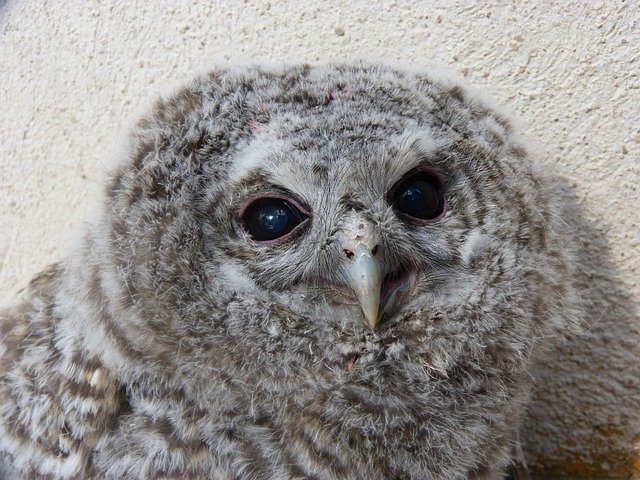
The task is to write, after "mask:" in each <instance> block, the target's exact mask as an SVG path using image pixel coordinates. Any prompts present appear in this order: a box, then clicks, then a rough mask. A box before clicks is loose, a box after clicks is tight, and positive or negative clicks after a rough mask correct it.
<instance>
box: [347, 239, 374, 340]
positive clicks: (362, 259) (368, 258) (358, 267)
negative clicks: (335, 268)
mask: <svg viewBox="0 0 640 480" xmlns="http://www.w3.org/2000/svg"><path fill="white" fill-rule="evenodd" d="M375 248H376V247H374V248H373V249H372V248H371V247H370V246H369V245H367V244H366V243H365V242H362V243H358V244H357V245H356V247H355V248H354V249H353V250H347V249H345V252H347V253H346V255H347V257H348V261H349V264H348V265H347V266H346V268H345V269H344V270H343V272H344V276H345V280H346V281H347V283H348V284H349V286H350V287H351V289H352V290H353V292H354V293H355V294H356V297H357V298H358V302H360V307H361V308H362V313H363V314H364V317H365V319H366V322H367V323H368V324H369V326H370V327H371V329H372V330H373V329H374V328H376V324H377V323H378V313H379V309H380V289H381V286H382V265H381V263H380V261H379V260H378V259H377V258H375ZM354 250H355V251H354Z"/></svg>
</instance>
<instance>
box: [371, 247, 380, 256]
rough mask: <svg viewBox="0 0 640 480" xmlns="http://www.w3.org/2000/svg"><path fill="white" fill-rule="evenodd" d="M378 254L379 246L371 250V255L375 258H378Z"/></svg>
mask: <svg viewBox="0 0 640 480" xmlns="http://www.w3.org/2000/svg"><path fill="white" fill-rule="evenodd" d="M376 253H378V245H376V246H375V247H373V250H371V255H373V256H374V257H375V256H376Z"/></svg>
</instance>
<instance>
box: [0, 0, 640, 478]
mask: <svg viewBox="0 0 640 480" xmlns="http://www.w3.org/2000/svg"><path fill="white" fill-rule="evenodd" d="M349 58H367V59H372V58H374V59H375V58H380V59H388V60H394V61H395V60H399V61H402V62H406V63H408V64H411V65H415V66H419V65H429V66H433V65H435V66H438V65H441V66H445V67H447V68H448V69H450V70H452V71H453V72H456V73H457V74H459V75H461V76H464V77H467V80H468V81H469V83H471V84H474V85H477V86H479V87H482V88H483V89H484V90H485V91H488V93H489V94H490V96H492V97H493V98H495V99H498V101H499V102H501V103H502V104H504V105H506V106H507V108H508V109H510V110H511V111H512V112H513V113H514V116H515V117H516V118H518V119H519V123H520V125H521V126H522V128H523V129H524V130H525V131H526V132H527V135H528V137H529V138H530V139H531V140H533V141H534V142H537V144H538V146H539V150H540V157H541V161H543V162H548V164H549V165H553V167H554V168H555V169H556V171H558V173H559V174H560V176H561V177H562V178H563V180H564V185H565V189H564V194H565V196H566V198H567V201H568V202H569V204H570V212H571V215H569V217H568V218H567V222H568V223H569V224H570V225H571V226H572V227H574V228H575V229H576V230H577V231H578V233H579V236H580V238H581V246H580V251H579V255H578V257H579V262H580V279H579V281H580V285H581V287H582V289H583V292H582V295H583V298H584V301H585V305H586V309H587V322H588V324H587V326H586V327H585V329H584V330H585V331H584V333H583V334H582V335H579V336H576V337H574V338H572V339H571V340H569V341H568V342H566V343H564V344H563V345H562V346H561V347H560V348H559V349H558V350H557V351H555V352H554V353H553V354H551V355H549V356H548V358H547V361H546V363H545V364H544V365H543V366H541V367H540V371H539V372H538V373H537V376H538V377H539V378H538V394H537V396H536V400H535V402H534V404H533V405H532V407H531V409H530V414H529V418H528V420H527V422H526V423H525V425H524V428H523V438H524V440H525V443H526V451H527V456H528V459H529V461H530V463H531V465H532V467H533V469H534V472H535V473H536V475H537V476H538V477H539V478H560V477H561V476H562V478H567V477H568V478H581V479H587V478H593V479H598V478H624V479H626V478H630V476H631V475H632V474H633V473H634V472H635V473H637V472H640V317H639V313H638V311H639V310H638V303H639V298H640V238H639V237H640V233H639V232H640V214H639V210H640V208H639V207H640V187H639V185H638V184H639V180H640V5H639V4H638V3H637V2H634V1H629V0H627V1H624V0H616V1H613V0H611V1H601V2H586V1H585V2H580V1H575V0H567V1H555V2H549V1H544V0H531V1H529V2H522V1H512V2H507V1H497V0H492V1H484V2H465V1H458V2H444V1H443V2H434V1H420V2H418V1H414V2H409V1H383V0H369V1H365V0H353V1H344V0H334V1H331V2H324V1H318V0H297V1H276V0H272V1H253V0H245V1H228V2H221V1H195V2H178V1H175V2H154V3H148V2H144V1H133V0H131V1H126V2H96V1H85V0H65V1H62V0H59V1H53V0H52V1H48V2H43V1H26V0H22V1H21V0H9V1H8V2H5V3H2V2H0V305H3V306H5V305H9V304H11V303H13V302H14V301H15V300H16V299H17V298H18V290H19V289H20V288H21V287H23V286H25V285H26V283H27V282H28V280H29V278H30V277H31V276H32V275H34V274H35V273H37V272H38V271H39V270H40V269H41V268H43V267H44V266H46V265H47V264H49V263H51V262H53V261H55V260H57V259H59V258H61V256H63V255H65V254H67V252H68V248H69V247H68V245H69V244H70V238H72V235H71V232H73V231H74V230H76V229H77V228H79V227H80V226H81V224H82V219H83V218H84V216H85V215H87V214H88V213H90V210H91V208H92V207H91V205H92V204H93V203H92V201H91V199H92V198H95V195H94V193H92V192H93V191H94V190H95V189H96V186H99V185H100V179H101V178H102V174H103V172H104V170H105V168H106V167H107V165H108V164H109V162H110V160H111V159H112V158H113V157H114V151H116V150H117V148H118V145H119V138H121V136H122V135H123V133H124V131H125V128H126V126H127V125H128V124H129V123H130V122H131V121H132V119H133V118H134V117H135V115H136V114H137V113H138V112H140V111H141V109H143V108H144V107H146V106H148V105H149V104H150V102H151V100H153V98H154V97H155V96H156V95H157V94H158V93H161V92H166V91H167V90H168V89H169V88H170V87H172V86H175V85H179V84H180V83H182V82H184V81H186V80H188V79H189V78H190V77H192V76H193V74H194V73H195V72H200V71H203V70H206V69H207V68H208V67H210V66H211V65H213V64H215V63H219V62H231V63H233V62H237V61H242V60H244V61H246V60H250V59H256V60H260V59H266V60H269V61H274V62H281V61H309V62H322V61H329V60H344V59H349ZM563 475H564V476H563ZM634 478H638V477H634Z"/></svg>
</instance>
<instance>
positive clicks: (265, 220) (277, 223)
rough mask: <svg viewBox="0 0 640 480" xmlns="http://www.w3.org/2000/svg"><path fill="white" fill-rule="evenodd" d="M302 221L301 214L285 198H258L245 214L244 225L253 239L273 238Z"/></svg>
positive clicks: (283, 233) (284, 233)
mask: <svg viewBox="0 0 640 480" xmlns="http://www.w3.org/2000/svg"><path fill="white" fill-rule="evenodd" d="M300 222H302V215H301V214H300V212H298V210H297V209H296V208H295V207H293V206H292V205H291V204H290V203H288V202H286V201H285V200H281V199H278V198H266V199H262V200H258V201H257V202H256V203H254V204H253V205H252V206H250V207H249V209H248V211H247V213H246V214H245V227H246V229H247V231H248V232H249V235H251V237H252V238H253V239H254V240H274V239H276V238H279V237H282V236H283V235H286V234H287V233H289V232H290V231H291V230H293V229H294V228H295V227H296V225H298V224H299V223H300Z"/></svg>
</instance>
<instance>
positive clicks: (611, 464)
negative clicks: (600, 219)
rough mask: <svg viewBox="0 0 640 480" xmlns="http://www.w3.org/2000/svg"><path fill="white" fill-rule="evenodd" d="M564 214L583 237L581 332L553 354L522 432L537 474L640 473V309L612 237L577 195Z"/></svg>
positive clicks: (595, 478)
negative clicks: (614, 257)
mask: <svg viewBox="0 0 640 480" xmlns="http://www.w3.org/2000/svg"><path fill="white" fill-rule="evenodd" d="M561 195H563V196H564V197H565V199H566V210H565V212H564V217H563V218H564V219H565V221H567V223H568V224H569V227H570V228H571V229H572V230H573V231H574V232H576V233H577V235H578V236H579V239H578V241H579V245H578V251H577V252H576V253H577V262H578V266H577V280H576V282H577V286H578V288H579V290H580V294H581V297H582V301H583V305H584V308H585V312H586V316H585V318H586V325H585V326H584V331H583V333H582V334H580V335H577V336H574V337H572V338H570V339H569V340H567V341H565V342H564V343H562V344H560V345H559V346H558V348H557V349H556V350H555V351H553V352H550V354H549V355H548V356H547V357H546V360H545V363H544V364H543V365H541V366H540V367H539V369H538V371H537V372H536V377H537V379H536V393H535V395H534V400H533V403H532V404H531V406H530V408H529V413H528V416H527V417H526V418H525V421H524V424H523V427H522V435H521V438H522V439H523V441H524V444H525V445H524V447H525V452H526V456H527V460H528V463H529V466H530V468H531V471H532V477H533V478H535V479H555V478H573V479H580V480H586V479H592V480H598V479H625V480H626V479H631V478H633V479H635V478H636V477H635V476H634V473H636V474H639V477H638V478H640V450H639V449H640V418H639V417H638V411H639V410H640V319H639V317H638V312H639V311H640V310H639V308H638V304H637V299H635V298H634V296H633V294H632V293H631V292H629V291H627V290H625V284H624V283H623V282H621V281H620V276H619V275H617V273H616V271H615V268H614V266H613V264H612V262H611V259H610V256H609V247H608V244H607V240H606V238H605V237H604V235H603V234H602V232H599V231H598V230H597V229H595V228H594V225H593V222H592V221H590V219H589V218H587V217H585V215H584V214H583V211H582V208H581V207H580V205H578V204H577V203H576V201H575V199H571V198H568V197H570V193H569V192H567V191H564V192H562V193H561Z"/></svg>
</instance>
